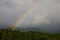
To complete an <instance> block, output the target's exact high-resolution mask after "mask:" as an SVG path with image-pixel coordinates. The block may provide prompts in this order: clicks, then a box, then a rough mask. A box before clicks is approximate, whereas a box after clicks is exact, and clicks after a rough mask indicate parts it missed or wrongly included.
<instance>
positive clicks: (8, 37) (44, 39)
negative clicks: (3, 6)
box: [0, 30, 60, 40]
mask: <svg viewBox="0 0 60 40" xmlns="http://www.w3.org/2000/svg"><path fill="white" fill-rule="evenodd" d="M0 40H60V34H55V33H54V34H52V33H43V32H32V31H30V32H21V31H19V30H17V31H16V30H0Z"/></svg>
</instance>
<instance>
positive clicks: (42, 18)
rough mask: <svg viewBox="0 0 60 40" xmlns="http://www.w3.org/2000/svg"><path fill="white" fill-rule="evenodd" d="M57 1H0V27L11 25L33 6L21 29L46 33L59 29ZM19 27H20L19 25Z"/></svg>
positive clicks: (59, 19) (59, 16)
mask: <svg viewBox="0 0 60 40" xmlns="http://www.w3.org/2000/svg"><path fill="white" fill-rule="evenodd" d="M59 2H60V1H59V0H1V1H0V25H2V24H3V25H12V24H13V23H14V22H15V20H18V18H19V16H21V15H22V14H24V13H23V12H24V11H26V10H27V9H28V8H29V7H31V6H34V7H33V8H32V11H31V12H30V16H29V15H28V16H27V17H28V18H27V19H25V21H26V22H23V23H22V24H25V23H27V24H26V25H22V26H23V27H22V28H32V27H33V28H37V29H38V28H39V29H42V30H46V31H47V30H48V31H52V32H53V31H54V32H55V31H59V29H60V25H59V24H60V3H59ZM0 27H1V26H0ZM19 27H20V25H19Z"/></svg>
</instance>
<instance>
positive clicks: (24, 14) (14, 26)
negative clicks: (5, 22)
mask: <svg viewBox="0 0 60 40" xmlns="http://www.w3.org/2000/svg"><path fill="white" fill-rule="evenodd" d="M33 8H34V5H33V6H32V7H29V8H28V9H27V10H26V11H25V12H24V13H23V15H22V16H20V17H19V19H18V20H17V21H15V23H14V24H13V25H12V28H11V29H12V30H15V29H16V27H17V26H18V25H20V24H21V23H22V22H23V21H24V19H25V18H26V17H27V16H28V15H29V14H30V12H31V11H32V9H33Z"/></svg>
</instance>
